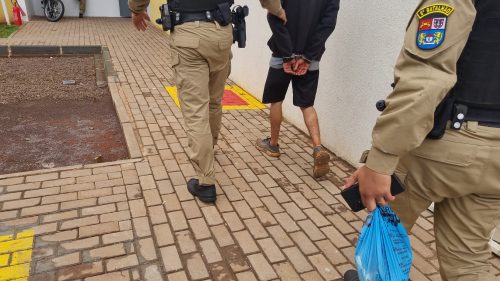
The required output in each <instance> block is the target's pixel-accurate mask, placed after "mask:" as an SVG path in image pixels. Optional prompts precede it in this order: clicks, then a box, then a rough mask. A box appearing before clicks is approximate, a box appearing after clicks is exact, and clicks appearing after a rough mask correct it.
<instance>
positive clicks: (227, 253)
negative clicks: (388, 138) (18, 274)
mask: <svg viewBox="0 0 500 281" xmlns="http://www.w3.org/2000/svg"><path fill="white" fill-rule="evenodd" d="M129 21H130V20H129V19H111V18H110V19H99V18H96V19H89V18H86V19H67V18H65V19H63V20H62V21H61V22H58V23H49V22H46V21H44V20H36V21H33V22H30V23H28V24H27V25H26V26H24V27H23V28H22V29H21V30H20V31H19V32H18V33H17V34H15V36H14V37H12V38H10V39H0V44H12V45H15V44H26V45H106V46H107V47H109V50H110V52H111V56H112V60H113V65H114V68H115V70H116V72H117V75H118V79H117V80H116V81H114V82H113V81H112V83H111V84H110V87H112V88H113V90H116V91H117V92H118V93H119V95H120V96H121V98H122V100H123V101H124V102H125V107H126V108H125V110H126V112H127V113H128V116H127V118H128V119H129V120H130V124H129V125H130V126H129V127H130V128H131V129H130V130H129V131H130V133H133V134H135V135H136V137H137V139H138V142H139V147H140V149H141V151H140V152H139V155H142V156H141V157H138V158H135V159H130V160H124V161H119V162H113V163H102V164H95V165H87V166H74V167H65V168H61V169H52V170H45V171H43V172H34V173H33V172H32V173H21V174H14V175H3V176H0V234H4V233H7V234H13V233H18V232H21V231H23V230H26V229H34V231H35V239H34V247H33V257H32V261H31V278H30V280H86V281H91V280H92V281H94V280H280V279H281V280H339V278H340V276H341V274H342V273H343V272H345V271H346V270H347V269H350V268H352V267H353V254H354V243H355V241H356V237H357V232H358V230H359V229H360V228H361V226H362V221H363V219H364V218H365V216H366V213H365V212H360V213H358V214H354V213H352V212H350V211H348V210H347V209H346V207H345V205H344V204H343V201H342V199H341V198H340V195H339V191H340V190H339V188H338V186H340V185H341V182H342V181H341V179H342V178H343V177H345V176H346V175H347V174H348V173H349V172H350V171H352V167H350V166H349V165H348V164H346V163H345V162H343V161H342V160H341V159H338V158H336V157H333V161H332V162H331V165H332V171H333V172H331V173H330V174H329V175H328V176H327V177H325V178H323V179H322V180H320V181H316V180H314V179H313V178H312V177H311V173H312V172H311V167H310V163H311V161H312V157H311V148H310V146H309V144H308V138H307V137H306V136H305V135H304V134H303V133H301V132H300V131H299V130H298V129H297V128H295V127H293V126H292V125H290V124H288V123H285V124H284V126H283V127H284V128H283V135H282V142H281V147H282V149H283V152H284V154H283V155H282V157H281V158H280V159H271V158H268V157H266V156H264V155H263V154H262V153H260V152H258V151H257V150H256V149H255V148H254V147H253V145H252V144H253V141H254V140H255V139H256V138H257V137H260V136H263V135H266V134H267V133H269V127H268V121H267V117H268V110H267V109H264V110H254V111H228V112H225V113H224V117H223V127H222V132H221V134H222V137H221V140H220V142H219V144H218V147H217V151H216V160H217V161H216V172H217V181H218V186H219V187H220V188H218V201H217V204H216V205H215V206H214V205H207V204H204V203H202V202H200V201H198V200H193V197H192V196H191V195H190V194H189V193H188V192H187V190H186V187H185V184H186V179H188V178H189V177H191V176H193V175H194V170H193V167H192V166H191V164H190V163H189V161H188V157H187V154H186V147H187V138H186V133H185V131H184V129H183V123H182V116H181V113H180V111H179V109H178V108H177V106H176V105H175V103H174V102H173V101H172V100H171V99H170V97H169V96H168V95H167V93H166V91H165V90H164V86H168V85H172V83H173V79H172V70H171V69H170V68H169V67H168V65H169V48H168V36H167V35H166V34H165V33H163V32H161V31H160V30H157V29H154V28H150V29H149V30H148V31H147V32H145V33H140V32H136V31H134V30H133V28H132V26H131V24H130V23H129ZM263 44H264V42H263ZM432 226H433V217H432V213H430V212H426V213H425V214H424V216H423V217H422V218H420V219H419V221H418V222H417V225H416V227H415V229H414V231H413V235H412V236H411V240H412V244H413V247H414V256H415V260H414V268H413V270H412V279H413V280H419V281H425V280H440V277H439V275H438V263H437V259H436V253H435V243H434V236H433V233H432ZM0 254H2V253H0ZM491 261H492V263H493V264H494V270H495V272H496V274H497V275H498V274H500V261H499V260H498V259H492V260H491ZM0 280H3V279H2V278H1V277H0Z"/></svg>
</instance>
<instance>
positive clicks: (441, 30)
mask: <svg viewBox="0 0 500 281" xmlns="http://www.w3.org/2000/svg"><path fill="white" fill-rule="evenodd" d="M453 11H455V8H453V7H452V6H450V5H446V4H433V5H430V6H426V7H423V8H422V9H420V10H418V11H417V13H416V16H417V17H418V19H419V22H418V31H417V46H418V48H420V49H422V50H433V49H436V48H437V47H439V46H440V45H441V44H442V43H443V41H444V36H445V34H446V26H447V23H448V16H449V15H451V14H452V13H453Z"/></svg>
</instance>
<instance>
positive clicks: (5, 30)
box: [0, 24, 17, 38]
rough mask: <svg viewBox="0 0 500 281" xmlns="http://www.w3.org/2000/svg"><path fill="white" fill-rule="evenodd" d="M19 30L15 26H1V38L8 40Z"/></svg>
mask: <svg viewBox="0 0 500 281" xmlns="http://www.w3.org/2000/svg"><path fill="white" fill-rule="evenodd" d="M16 30H17V26H15V25H6V24H0V38H7V37H9V35H11V34H12V33H14V31H16Z"/></svg>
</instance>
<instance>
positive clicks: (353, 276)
mask: <svg viewBox="0 0 500 281" xmlns="http://www.w3.org/2000/svg"><path fill="white" fill-rule="evenodd" d="M344 281H359V278H358V272H357V271H356V270H352V269H351V270H348V271H347V272H346V273H345V274H344Z"/></svg>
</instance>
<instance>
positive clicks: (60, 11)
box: [44, 0, 64, 22]
mask: <svg viewBox="0 0 500 281" xmlns="http://www.w3.org/2000/svg"><path fill="white" fill-rule="evenodd" d="M44 12H45V17H46V18H47V20H48V21H51V22H56V21H58V20H60V19H62V17H63V16H64V4H63V2H62V1H61V0H48V1H47V3H45V9H44Z"/></svg>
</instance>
